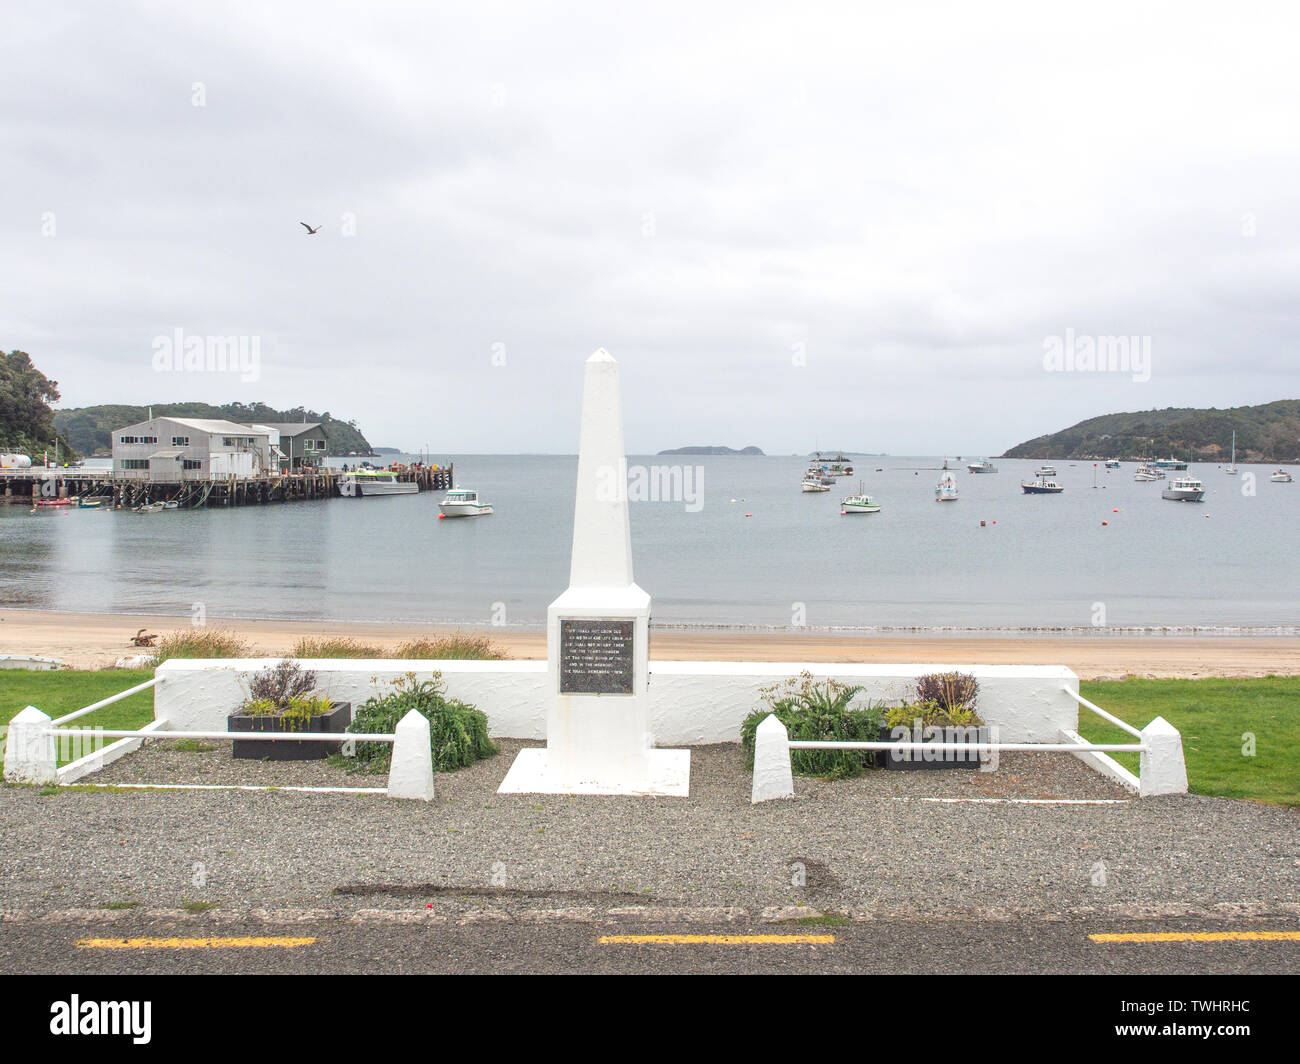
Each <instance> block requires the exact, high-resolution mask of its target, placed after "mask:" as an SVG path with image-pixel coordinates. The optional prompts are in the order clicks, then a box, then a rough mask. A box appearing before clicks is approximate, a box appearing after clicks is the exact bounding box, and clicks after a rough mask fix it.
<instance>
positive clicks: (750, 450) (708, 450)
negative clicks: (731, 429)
mask: <svg viewBox="0 0 1300 1064" xmlns="http://www.w3.org/2000/svg"><path fill="white" fill-rule="evenodd" d="M659 453H660V454H757V455H761V454H762V453H763V452H762V451H761V450H759V448H757V447H742V448H741V449H740V450H739V451H737V450H736V449H735V448H734V447H674V448H673V449H672V450H670V451H660V452H659Z"/></svg>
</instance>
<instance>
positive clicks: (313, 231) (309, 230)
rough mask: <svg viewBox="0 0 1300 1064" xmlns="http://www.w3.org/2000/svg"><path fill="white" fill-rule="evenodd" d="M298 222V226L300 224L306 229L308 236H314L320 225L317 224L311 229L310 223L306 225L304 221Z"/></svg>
mask: <svg viewBox="0 0 1300 1064" xmlns="http://www.w3.org/2000/svg"><path fill="white" fill-rule="evenodd" d="M298 224H299V225H300V226H302V227H303V228H304V229H306V230H307V235H308V236H315V235H316V234H317V233H319V232H320V226H319V225H318V226H317V227H316V228H315V229H313V228H312V227H311V226H310V225H308V224H307V223H306V222H299V223H298Z"/></svg>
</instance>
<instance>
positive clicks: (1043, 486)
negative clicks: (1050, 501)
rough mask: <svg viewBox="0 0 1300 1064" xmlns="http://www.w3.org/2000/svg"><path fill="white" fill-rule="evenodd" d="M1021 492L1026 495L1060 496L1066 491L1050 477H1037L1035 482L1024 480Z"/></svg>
mask: <svg viewBox="0 0 1300 1064" xmlns="http://www.w3.org/2000/svg"><path fill="white" fill-rule="evenodd" d="M1020 490H1021V491H1023V492H1024V493H1025V494H1026V495H1059V494H1061V492H1063V491H1064V490H1065V488H1063V487H1062V486H1061V485H1060V484H1058V483H1057V482H1056V481H1055V480H1053V479H1052V478H1051V477H1048V476H1036V477H1035V478H1034V479H1033V480H1022V481H1021V482H1020Z"/></svg>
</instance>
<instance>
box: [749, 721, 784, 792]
mask: <svg viewBox="0 0 1300 1064" xmlns="http://www.w3.org/2000/svg"><path fill="white" fill-rule="evenodd" d="M793 797H794V773H793V771H792V770H791V768H790V733H789V732H788V731H786V729H785V725H784V724H782V723H781V722H780V721H779V720H777V719H776V714H775V713H769V714H768V715H767V716H766V717H764V718H763V720H762V722H761V723H760V724H759V726H758V727H757V728H756V729H755V731H754V787H753V790H752V791H751V792H750V797H749V800H750V802H751V803H757V802H770V801H771V800H772V799H774V798H793Z"/></svg>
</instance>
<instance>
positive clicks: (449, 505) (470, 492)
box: [438, 488, 492, 519]
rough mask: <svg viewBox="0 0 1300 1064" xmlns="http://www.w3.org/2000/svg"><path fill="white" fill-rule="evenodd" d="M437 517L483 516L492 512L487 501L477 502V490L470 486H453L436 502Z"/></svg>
mask: <svg viewBox="0 0 1300 1064" xmlns="http://www.w3.org/2000/svg"><path fill="white" fill-rule="evenodd" d="M438 509H439V510H440V511H441V512H440V513H439V515H438V516H439V518H440V519H441V518H443V517H483V516H485V515H487V514H490V513H491V512H492V507H491V505H489V504H488V503H485V502H479V498H478V492H477V491H475V490H474V489H472V488H453V489H452V490H451V491H449V492H447V494H446V496H444V498H443V500H442V502H440V503H438Z"/></svg>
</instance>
